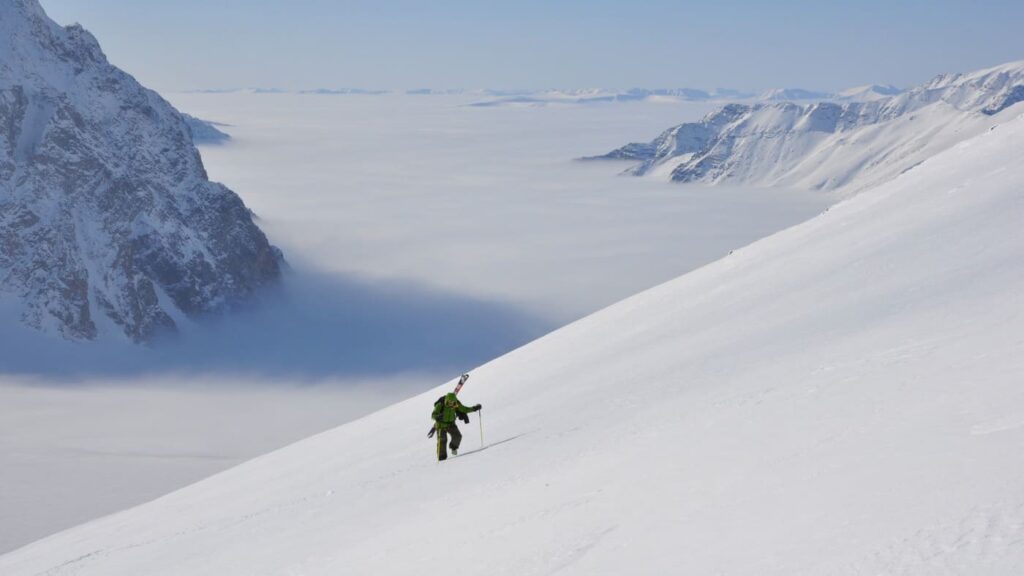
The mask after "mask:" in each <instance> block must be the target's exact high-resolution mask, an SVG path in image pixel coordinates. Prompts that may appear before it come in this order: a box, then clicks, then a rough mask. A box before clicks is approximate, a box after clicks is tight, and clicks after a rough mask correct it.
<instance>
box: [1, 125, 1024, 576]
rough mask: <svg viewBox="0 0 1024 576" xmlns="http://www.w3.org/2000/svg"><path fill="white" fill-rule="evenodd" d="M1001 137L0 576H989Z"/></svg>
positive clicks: (996, 460) (1010, 516) (1009, 328)
mask: <svg viewBox="0 0 1024 576" xmlns="http://www.w3.org/2000/svg"><path fill="white" fill-rule="evenodd" d="M1022 153H1024V117H1017V118H1015V119H1012V120H1010V121H1007V122H1006V123H1005V124H1003V125H1000V126H999V127H997V128H995V129H994V130H992V131H990V132H987V133H985V134H983V135H981V136H979V137H976V138H974V139H972V140H970V141H967V142H964V143H961V144H959V145H956V146H955V147H954V148H953V149H951V150H949V151H947V152H945V153H942V154H939V155H937V156H936V157H934V158H932V159H930V160H928V161H926V162H924V163H923V164H922V165H920V166H918V167H916V168H914V169H913V170H910V171H908V172H907V173H905V174H903V175H901V176H900V177H898V178H897V179H895V180H894V181H892V182H890V183H887V184H885V185H884V186H881V187H879V188H877V189H874V190H872V191H869V192H865V193H863V194H861V195H859V196H857V197H855V198H853V199H851V200H848V201H846V202H844V203H841V204H839V205H837V206H835V207H834V208H832V209H831V210H829V211H827V212H826V213H824V214H822V215H820V216H819V217H817V218H815V219H813V220H810V221H808V222H806V223H804V224H802V225H799V226H796V227H794V228H791V229H788V230H786V231H783V232H781V233H778V234H776V235H774V236H771V237H769V238H766V239H764V240H761V241H759V242H757V243H755V244H753V245H751V246H749V247H747V248H744V249H742V250H739V251H736V252H735V253H734V254H732V255H730V256H728V257H726V258H725V259H723V260H720V261H718V262H716V263H714V264H711V265H709V266H706V267H704V268H702V269H700V270H697V271H696V272H693V273H691V274H688V275H686V276H683V277H681V278H679V279H677V280H675V281H672V282H669V283H667V284H664V285H662V286H659V287H657V288H655V289H652V290H649V291H647V292H644V293H642V294H639V295H637V296H635V297H633V298H630V299H628V300H625V301H623V302H621V303H619V304H617V305H614V306H612V307H610V308H607V309H605V310H603V311H601V312H599V313H597V314H594V315H592V316H590V317H588V318H585V319H583V320H581V321H579V322H576V323H574V324H572V325H569V326H567V327H566V328H564V329H562V330H559V331H557V332H555V333H553V334H551V335H549V336H547V337H545V338H542V339H540V340H538V341H536V342H534V343H532V344H530V345H528V346H526V347H524V348H522V349H520V350H518V351H515V352H513V353H511V354H509V355H506V356H504V357H502V358H499V359H497V360H495V361H493V362H491V363H489V364H487V365H485V366H482V367H480V368H479V369H477V370H475V371H474V377H473V379H472V380H470V383H469V384H468V385H467V387H466V388H465V390H464V391H463V393H462V394H463V396H464V399H465V400H466V401H468V402H470V403H473V402H477V401H479V402H482V403H483V404H484V406H485V408H484V414H485V415H486V416H485V419H486V422H485V427H486V434H487V438H486V440H487V447H486V448H485V449H483V450H475V449H476V447H477V445H478V444H479V439H478V437H477V429H476V427H477V423H476V422H473V423H472V425H470V426H469V427H464V430H465V432H466V450H464V453H463V454H462V455H460V456H459V457H458V458H457V459H455V460H452V461H450V462H447V463H444V464H437V463H435V462H433V461H432V455H431V444H430V442H429V441H427V440H426V439H425V438H424V437H423V435H424V434H425V432H426V429H427V426H428V416H427V414H428V412H429V409H430V404H431V401H432V400H433V399H434V398H435V397H436V396H437V395H438V394H439V392H440V391H441V390H443V389H446V388H448V387H449V386H450V383H449V384H448V385H446V386H442V387H440V388H439V389H437V390H434V391H432V392H430V393H428V394H424V395H421V396H419V397H416V398H413V399H410V400H408V401H406V402H403V403H400V404H397V405H394V406H392V407H390V408H387V409H385V410H383V411H381V412H378V413H376V414H373V415H371V416H369V417H366V418H364V419H362V420H360V421H357V422H355V423H352V424H349V425H346V426H342V427H340V428H337V429H335V430H333V431H330V432H327V433H324V434H321V435H318V436H315V437H312V438H310V439H308V440H305V441H303V442H301V443H298V444H295V445H293V446H291V447H288V448H285V449H283V450H280V451H277V452H274V453H271V454H268V455H266V456H263V457H261V458H258V459H255V460H253V461H250V462H248V463H246V464H244V465H242V466H240V467H237V468H234V469H232V470H230V471H227V472H225V473H222V474H220V475H217V476H214V477H212V478H210V479H207V480H205V481H203V482H200V483H198V484H195V485H193V486H191V487H188V488H185V489H183V490H180V491H178V492H176V493H173V494H170V495H168V496H165V497H163V498H161V499H159V500H156V501H154V502H152V503H149V504H147V505H144V506H141V507H138V508H135V509H132V510H128V511H125V512H123V513H120V514H117V515H114V516H111V517H108V518H105V519H101V520H98V521H94V522H91V523H89V524H87V525H84V526H81V527H79V528H76V529H73V530H70V531H67V532H64V533H61V534H58V535H56V536H53V537H51V538H48V539H46V540H43V541H40V542H38V543H36V544H33V545H30V546H28V547H25V548H22V549H20V550H18V551H15V552H12V553H10V554H8V555H5V556H3V557H0V573H2V574H4V575H5V576H20V575H30V574H33V575H34V574H51V575H103V576H121V575H132V576H134V575H138V574H147V575H150V576H153V575H163V574H174V575H201V574H210V575H218V576H227V575H234V574H245V575H263V574H289V575H291V574H294V575H308V576H314V575H321V574H324V575H326V574H331V575H336V574H385V575H386V574H423V573H425V572H432V571H436V570H437V569H438V568H437V567H438V566H446V567H450V569H451V570H457V571H460V572H463V573H467V574H479V573H487V574H493V575H502V574H515V575H533V574H554V573H558V574H581V575H582V574H586V575H593V574H728V575H747V574H749V575H754V574H757V575H760V576H764V575H786V576H794V575H821V574H830V575H854V574H856V575H868V574H871V575H876V574H901V575H928V576H935V575H943V574H975V575H981V574H984V575H1006V576H1010V575H1017V574H1020V573H1022V571H1024V461H1022V459H1021V457H1020V447H1021V445H1022V442H1024V388H1022V387H1021V386H1020V381H1021V377H1022V376H1024V289H1022V288H1024V232H1022V230H1024V228H1022V227H1021V222H1022V217H1024V164H1022V163H1021V162H1019V158H1020V156H1021V154H1022Z"/></svg>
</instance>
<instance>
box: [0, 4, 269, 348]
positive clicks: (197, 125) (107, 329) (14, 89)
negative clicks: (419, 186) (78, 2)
mask: <svg viewBox="0 0 1024 576" xmlns="http://www.w3.org/2000/svg"><path fill="white" fill-rule="evenodd" d="M224 137H225V135H224V134H223V133H221V132H219V131H218V130H216V128H215V127H214V126H212V125H210V124H209V123H204V122H202V121H199V120H196V119H194V118H190V117H187V116H184V115H182V114H179V113H178V112H177V111H176V110H175V109H174V108H173V107H172V106H171V105H170V104H168V103H167V102H166V101H165V100H164V99H163V98H161V97H160V96H159V95H158V94H157V93H155V92H153V91H151V90H147V89H145V88H143V87H142V86H140V85H139V84H138V82H136V81H135V79H134V78H132V77H131V76H129V75H128V74H126V73H124V72H122V71H121V70H119V69H117V68H116V67H114V66H112V65H111V64H110V63H109V62H108V61H107V59H106V57H105V56H104V54H103V51H102V50H101V49H100V46H99V44H98V43H97V42H96V39H95V38H94V37H93V36H92V35H91V34H89V33H88V32H87V31H85V30H84V29H83V28H82V27H81V26H78V25H75V26H68V27H66V28H62V27H61V26H58V25H57V24H56V23H55V22H53V21H52V20H50V19H49V18H48V17H47V16H46V14H45V13H44V11H43V9H42V7H40V5H39V3H38V2H37V0H5V1H3V2H0V298H2V300H3V302H4V303H5V305H14V306H16V307H17V309H18V310H20V317H21V319H22V321H23V322H24V323H26V324H28V325H29V326H32V327H34V328H37V329H39V330H43V331H45V332H49V333H53V334H58V335H60V336H62V337H64V338H67V339H72V340H91V339H96V338H98V337H101V336H104V335H108V336H115V337H119V338H120V337H127V338H128V339H130V340H133V341H140V342H141V341H148V340H151V339H152V338H153V337H154V336H155V335H157V334H158V333H161V332H164V331H173V330H175V329H176V328H177V326H178V324H179V323H180V322H182V321H185V320H187V319H189V318H197V317H200V316H203V315H207V314H211V313H218V312H221V311H225V310H230V309H232V308H234V307H236V306H240V305H242V304H243V303H245V302H246V301H248V300H250V299H251V298H252V297H253V296H254V295H255V294H256V293H257V292H258V291H260V290H261V289H262V288H263V287H265V286H267V285H270V284H273V283H275V282H276V281H277V280H278V278H279V277H280V275H281V268H282V256H281V253H280V252H279V251H278V250H277V249H276V248H274V247H273V246H271V245H270V243H269V242H268V241H267V238H266V236H264V234H263V232H262V231H260V229H259V228H258V227H257V226H256V224H255V223H254V222H253V217H252V214H251V213H250V211H249V209H248V208H246V206H245V205H244V204H243V203H242V200H241V199H240V198H239V197H238V196H237V195H236V194H235V193H234V192H232V191H231V190H228V189H227V188H226V187H224V186H222V185H220V184H216V183H213V182H210V181H209V180H208V178H207V175H206V171H205V170H204V168H203V164H202V161H201V159H200V157H199V153H198V151H197V150H196V148H195V146H194V143H195V142H197V141H211V140H213V141H216V140H222V139H223V138H224Z"/></svg>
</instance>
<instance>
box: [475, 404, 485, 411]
mask: <svg viewBox="0 0 1024 576" xmlns="http://www.w3.org/2000/svg"><path fill="white" fill-rule="evenodd" d="M483 407H484V405H483V404H477V405H476V406H473V412H476V411H478V410H480V409H481V408H483Z"/></svg>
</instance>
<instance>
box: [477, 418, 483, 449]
mask: <svg viewBox="0 0 1024 576" xmlns="http://www.w3.org/2000/svg"><path fill="white" fill-rule="evenodd" d="M476 421H477V422H479V423H480V448H483V447H484V411H483V410H477V411H476Z"/></svg>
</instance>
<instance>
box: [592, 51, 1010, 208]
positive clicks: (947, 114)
mask: <svg viewBox="0 0 1024 576" xmlns="http://www.w3.org/2000/svg"><path fill="white" fill-rule="evenodd" d="M876 92H877V91H876ZM1022 100H1024V62H1014V63H1009V64H1005V65H1002V66H997V67H994V68H989V69H985V70H980V71H977V72H973V73H968V74H955V75H942V76H939V77H936V78H935V79H933V80H932V81H930V82H928V83H926V84H923V85H921V86H918V87H916V88H912V89H910V90H907V91H906V92H901V93H898V94H895V95H892V96H882V97H877V98H870V99H865V100H861V101H852V102H835V101H827V102H816V103H811V104H797V103H793V102H777V103H776V102H772V103H754V104H743V103H731V104H728V105H726V106H724V107H722V108H720V109H718V110H716V111H714V112H712V113H710V114H708V115H707V116H705V117H704V118H703V119H702V120H700V121H699V122H689V123H685V124H680V125H678V126H674V127H672V128H669V129H668V130H666V131H665V132H663V133H662V134H660V135H659V136H658V137H657V138H655V139H654V140H652V141H651V142H640V143H630V144H627V145H625V146H623V147H621V148H618V149H615V150H613V151H611V152H609V153H607V154H604V155H601V156H596V157H590V158H588V159H610V160H630V161H635V162H638V164H637V165H636V166H634V167H632V168H630V169H629V170H627V173H629V174H633V175H648V174H650V175H654V176H656V177H664V178H667V179H669V180H672V181H676V182H705V183H721V182H738V183H748V184H755V185H771V186H777V185H788V186H796V187H800V188H811V189H829V190H830V189H837V188H849V189H851V190H854V189H857V190H859V189H863V188H865V187H868V186H871V185H874V184H878V183H880V182H882V181H885V180H886V179H888V178H891V177H892V176H894V175H896V174H899V173H900V172H902V171H904V170H906V169H908V168H910V167H912V166H914V165H916V164H918V163H920V162H921V161H923V160H924V159H926V158H928V157H930V156H932V155H934V154H935V153H937V152H939V151H941V150H944V149H946V148H948V147H950V146H952V145H953V144H955V143H957V142H960V141H963V140H965V139H967V138H969V137H971V136H974V135H977V134H979V133H981V132H983V131H985V130H987V129H988V128H990V127H991V126H993V125H995V124H997V123H998V122H999V121H1000V118H998V117H999V116H1001V115H1002V116H1006V115H1005V114H1001V113H1003V112H1004V111H1005V110H1007V109H1008V108H1010V107H1012V106H1014V105H1015V104H1017V103H1019V102H1021V101H1022Z"/></svg>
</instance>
